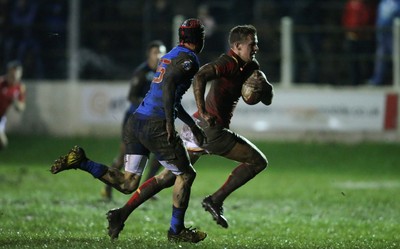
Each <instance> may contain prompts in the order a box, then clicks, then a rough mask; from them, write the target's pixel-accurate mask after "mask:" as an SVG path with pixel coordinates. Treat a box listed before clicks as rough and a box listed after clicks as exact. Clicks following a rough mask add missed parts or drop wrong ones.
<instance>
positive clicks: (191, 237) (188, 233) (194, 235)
mask: <svg viewBox="0 0 400 249" xmlns="http://www.w3.org/2000/svg"><path fill="white" fill-rule="evenodd" d="M206 237H207V234H206V233H205V232H202V231H199V230H197V229H196V228H190V227H188V228H186V227H185V228H183V229H182V231H181V232H180V233H178V234H173V233H172V232H171V231H168V240H169V241H171V242H189V243H197V242H200V241H202V240H204V239H205V238H206Z"/></svg>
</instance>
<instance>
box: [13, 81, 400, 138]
mask: <svg viewBox="0 0 400 249" xmlns="http://www.w3.org/2000/svg"><path fill="white" fill-rule="evenodd" d="M128 87H129V85H128V84H127V83H126V82H112V83H110V82H80V83H79V84H78V83H67V82H53V81H52V82H40V83H38V82H28V83H27V108H26V111H25V112H24V113H23V114H19V113H16V112H15V111H10V112H9V113H8V123H7V128H6V129H7V132H13V133H23V134H32V133H36V134H50V135H54V136H80V135H83V136H118V135H119V134H120V129H121V120H122V118H123V115H124V111H125V109H126V107H127V105H128V103H127V101H126V95H127V91H128ZM182 103H183V105H184V107H185V108H186V110H187V111H188V112H189V113H192V112H194V111H195V110H196V105H195V102H194V98H193V94H192V90H191V89H189V91H188V93H187V94H185V96H184V98H183V102H182ZM398 112H399V101H398V93H397V92H395V91H394V90H393V88H376V87H374V88H371V87H355V88H351V87H342V88H338V87H321V86H318V87H317V86H315V85H310V86H307V85H301V86H299V87H296V86H295V87H290V88H283V87H279V86H277V87H275V97H274V100H273V103H272V105H271V106H269V107H267V106H265V105H263V104H257V105H254V106H249V105H246V104H245V103H244V102H243V101H241V100H239V103H238V106H237V109H236V111H235V115H234V117H233V119H232V124H231V128H232V130H235V131H237V132H238V133H239V134H242V135H245V136H247V137H249V138H252V139H301V140H321V139H322V140H346V141H359V140H371V139H372V140H389V141H392V140H396V141H397V140H400V139H399V129H398V122H399V115H398ZM180 125H181V123H180V122H178V128H179V126H180Z"/></svg>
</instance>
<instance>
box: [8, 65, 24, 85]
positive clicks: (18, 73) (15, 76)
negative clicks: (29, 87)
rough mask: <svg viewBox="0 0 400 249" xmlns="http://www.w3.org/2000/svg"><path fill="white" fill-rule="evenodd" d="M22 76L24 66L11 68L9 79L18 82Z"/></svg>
mask: <svg viewBox="0 0 400 249" xmlns="http://www.w3.org/2000/svg"><path fill="white" fill-rule="evenodd" d="M21 78H22V67H16V68H12V69H9V72H8V80H9V81H10V82H18V81H20V80H21Z"/></svg>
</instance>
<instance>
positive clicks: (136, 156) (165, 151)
mask: <svg viewBox="0 0 400 249" xmlns="http://www.w3.org/2000/svg"><path fill="white" fill-rule="evenodd" d="M203 46H204V26H203V24H202V23H201V22H200V21H199V20H197V19H187V20H185V21H184V22H183V23H182V25H181V26H180V27H179V45H178V46H176V47H174V48H173V49H172V50H171V51H169V52H168V53H167V54H165V55H164V56H163V57H162V58H161V59H160V63H159V64H158V67H157V70H156V74H155V75H154V78H153V81H152V83H151V86H150V90H149V91H148V92H147V94H146V96H145V97H144V99H143V101H142V102H141V103H140V105H139V107H138V108H137V109H136V111H135V112H134V113H133V114H132V115H129V119H128V121H127V124H126V127H125V129H124V143H125V146H126V152H125V157H124V162H125V172H124V173H122V172H121V171H119V170H117V169H115V168H111V167H107V166H105V165H103V164H100V163H97V162H95V161H92V160H90V159H89V158H88V157H87V156H86V154H85V152H84V150H83V149H82V148H80V147H79V146H75V147H74V148H72V150H70V151H69V152H68V154H67V155H65V156H61V157H59V158H58V159H57V160H56V161H55V162H54V163H53V165H52V166H51V168H50V171H51V172H52V173H53V174H57V173H59V172H61V171H64V170H69V169H80V170H83V171H86V172H88V173H90V174H91V175H92V176H94V177H95V178H97V179H99V180H101V181H103V182H105V183H107V184H109V185H112V186H113V187H114V188H116V189H118V190H119V191H121V192H123V193H131V192H133V191H135V190H136V189H137V187H138V185H139V182H140V179H141V176H142V173H143V171H144V168H145V165H146V163H147V160H148V158H149V155H150V152H151V153H154V155H155V157H156V158H157V160H158V161H159V162H160V163H161V165H163V166H164V168H166V169H168V170H169V171H170V172H172V174H173V175H174V176H175V177H174V178H173V182H172V184H171V185H173V186H174V188H173V194H172V196H173V198H172V199H173V205H172V217H171V223H170V228H169V230H168V234H167V236H168V239H169V240H171V241H183V242H192V243H197V242H199V241H202V240H204V239H205V238H206V236H207V234H206V233H204V232H202V231H199V230H196V229H195V228H190V227H189V228H187V227H185V225H184V218H185V214H186V210H187V208H188V205H189V200H190V192H191V186H192V184H193V181H194V179H195V177H196V171H195V170H194V168H193V167H192V165H191V163H190V159H189V156H188V153H187V151H186V149H185V147H184V145H183V142H182V140H181V138H180V137H179V135H178V134H177V132H176V130H175V119H176V118H179V119H180V120H182V121H183V122H184V123H187V124H188V126H189V127H190V128H191V129H192V131H193V134H195V135H194V136H195V137H196V140H197V141H199V143H200V144H202V143H203V141H204V140H205V136H204V132H203V131H202V130H201V129H200V128H199V126H198V125H196V123H195V122H194V120H193V119H192V118H191V116H190V115H189V114H188V113H187V112H186V111H185V109H184V108H183V106H182V105H181V100H182V96H183V94H184V93H185V92H186V91H187V90H188V89H189V87H190V86H191V84H192V79H193V76H194V75H195V73H196V72H197V71H198V70H199V66H200V62H199V59H198V56H197V54H199V53H200V52H201V51H202V50H203ZM158 181H160V182H161V185H163V184H162V181H163V179H162V178H155V177H152V178H151V179H149V180H148V181H146V182H145V183H144V184H143V185H144V186H146V187H147V188H149V189H154V188H157V187H158V185H159V184H160V182H158ZM171 185H170V186H171ZM137 192H138V193H140V189H139V190H138V191H137ZM157 192H158V191H157ZM127 205H130V201H128V203H127ZM128 216H129V213H126V212H123V210H122V211H121V209H114V210H110V211H109V212H108V213H107V219H108V222H109V226H108V235H109V236H110V237H111V238H112V239H115V238H118V235H119V233H120V232H121V231H122V229H123V228H124V224H125V221H126V219H127V218H128Z"/></svg>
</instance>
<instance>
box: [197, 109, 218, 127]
mask: <svg viewBox="0 0 400 249" xmlns="http://www.w3.org/2000/svg"><path fill="white" fill-rule="evenodd" d="M200 115H201V117H202V118H203V119H204V120H205V121H207V123H208V125H209V126H210V127H212V126H214V125H215V122H216V120H217V118H216V117H215V116H213V115H211V114H210V113H208V112H204V113H201V114H200Z"/></svg>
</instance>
